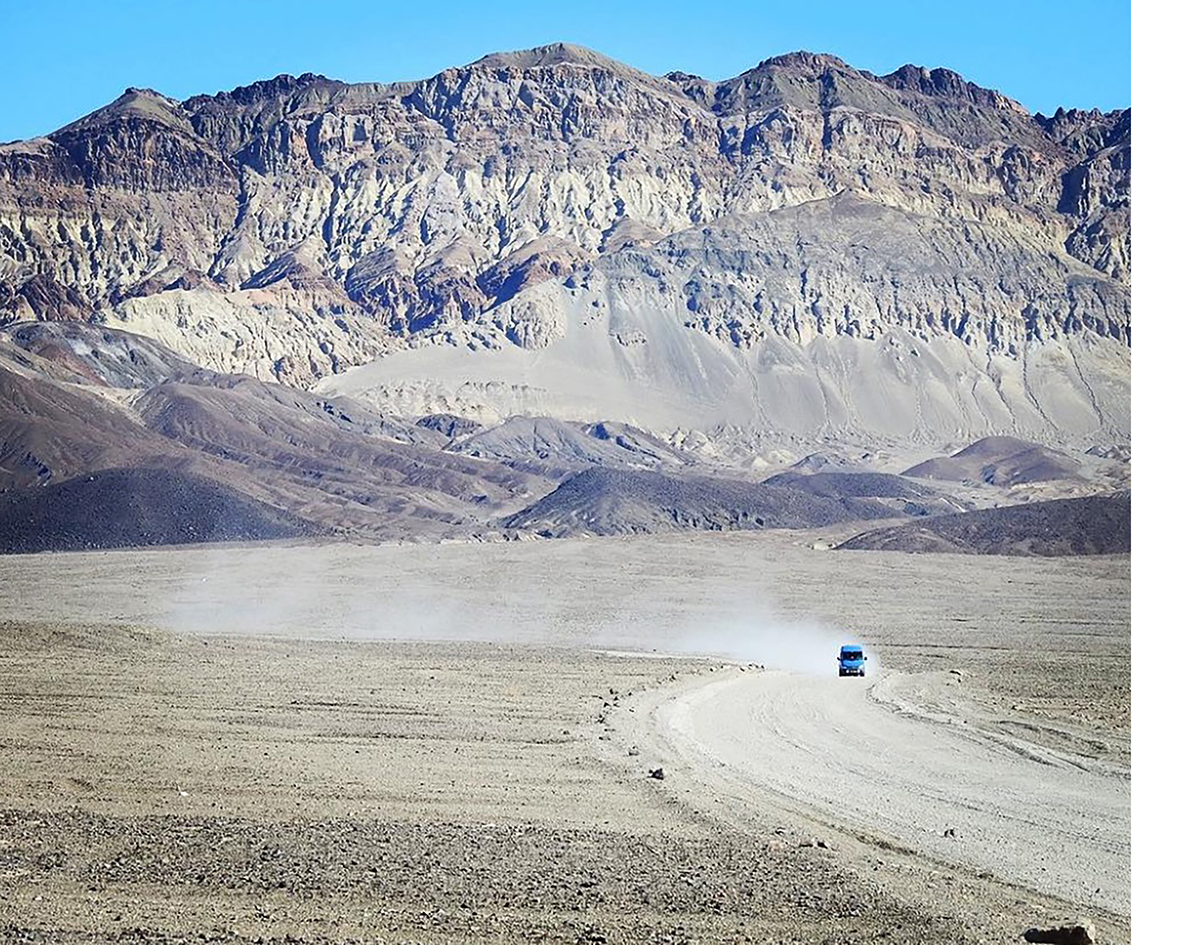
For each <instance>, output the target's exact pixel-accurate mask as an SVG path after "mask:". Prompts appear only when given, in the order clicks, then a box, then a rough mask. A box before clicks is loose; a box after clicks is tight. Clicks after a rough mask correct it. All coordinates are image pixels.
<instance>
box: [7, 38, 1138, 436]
mask: <svg viewBox="0 0 1181 945" xmlns="http://www.w3.org/2000/svg"><path fill="white" fill-rule="evenodd" d="M1130 161H1131V117H1130V112H1128V111H1123V112H1116V113H1110V114H1100V113H1098V112H1077V111H1072V112H1063V111H1059V112H1058V113H1056V114H1055V115H1054V116H1052V117H1049V118H1047V117H1044V116H1041V115H1033V116H1031V115H1030V114H1028V113H1027V112H1026V111H1025V110H1024V109H1023V108H1022V107H1021V106H1020V105H1019V104H1017V103H1016V102H1014V101H1012V100H1011V99H1009V98H1007V97H1005V96H1004V95H1002V94H1000V93H998V92H994V91H991V90H987V89H982V88H980V87H978V86H975V85H973V84H972V83H970V82H968V81H966V80H964V79H962V78H961V77H960V76H958V75H956V74H955V73H953V72H950V71H948V70H944V69H935V70H927V69H923V68H919V67H915V66H905V67H903V68H901V69H899V70H897V71H896V72H894V73H891V74H890V75H886V76H874V75H871V74H869V73H866V72H862V71H858V70H856V69H854V68H852V67H851V66H849V65H847V64H845V63H843V62H841V61H840V60H838V59H836V58H834V57H831V56H822V55H813V54H810V53H796V54H791V55H787V56H780V57H776V58H774V59H769V60H767V61H765V62H763V63H760V64H759V65H758V66H756V67H755V68H753V69H751V70H749V71H748V72H746V73H744V74H742V75H741V76H738V77H736V78H734V79H729V80H726V81H722V82H712V81H707V80H705V79H702V78H700V77H696V76H692V75H688V74H683V73H672V74H669V75H667V76H664V77H656V76H650V75H646V74H644V73H642V72H639V71H637V70H635V69H632V68H630V67H628V66H626V65H623V64H621V63H618V62H614V61H612V60H610V59H608V58H606V57H604V56H601V55H599V54H597V53H594V52H591V51H589V50H585V49H581V48H579V47H575V46H570V45H565V44H558V45H555V46H549V47H543V48H540V49H535V50H527V51H524V52H517V53H505V54H497V55H493V56H488V57H486V58H484V59H482V60H479V61H478V62H475V63H472V64H470V65H468V66H464V67H462V68H457V69H449V70H446V71H444V72H442V73H440V74H439V75H437V76H434V77H432V78H430V79H426V80H423V81H419V82H406V83H398V84H393V85H382V84H376V83H368V84H357V85H349V84H345V83H342V82H337V81H334V80H331V79H326V78H323V77H321V76H314V75H304V76H300V77H299V78H294V77H291V76H280V77H277V78H275V79H272V80H269V81H266V82H259V83H256V84H254V85H251V86H247V87H244V88H239V89H235V90H233V91H231V92H222V93H219V94H217V95H202V96H197V97H195V98H192V99H188V100H186V101H183V102H181V101H174V100H172V99H169V98H167V97H165V96H163V95H160V94H158V93H156V92H153V91H150V90H139V89H129V90H128V91H127V92H126V93H125V94H124V95H123V96H121V97H120V98H119V99H117V100H116V101H115V102H113V103H111V104H110V105H108V106H106V107H105V108H102V109H100V110H99V111H97V112H95V113H93V114H91V115H88V116H86V117H85V118H83V119H81V120H79V121H77V122H75V123H74V124H72V125H69V126H67V127H65V128H62V129H60V130H58V131H56V132H54V133H52V134H50V135H48V136H46V137H44V138H38V139H34V140H32V141H25V142H15V143H12V144H7V145H2V146H0V319H9V320H30V319H98V320H105V321H107V322H108V323H109V324H111V325H117V326H120V327H123V328H127V329H130V330H132V331H135V332H138V333H142V334H146V335H150V336H152V337H155V338H157V339H160V340H161V341H163V342H164V343H165V344H167V345H168V346H169V347H171V348H172V349H174V350H175V351H176V352H178V353H179V354H180V355H182V356H184V357H186V358H189V359H190V360H193V361H195V362H197V363H198V364H200V365H201V366H203V367H206V368H211V369H215V370H219V371H228V372H243V373H248V374H252V375H255V376H257V377H261V378H267V379H278V380H280V381H283V382H285V383H288V384H290V385H294V386H303V387H307V386H311V385H313V384H315V383H317V382H319V383H320V384H322V385H323V388H324V390H325V391H330V392H340V391H348V392H351V393H353V394H356V395H358V396H360V397H363V398H366V399H368V400H369V401H370V402H371V403H373V404H376V405H379V406H381V407H382V408H383V409H386V410H395V411H397V412H400V413H404V414H406V415H420V414H426V413H451V414H456V415H460V416H466V417H472V418H475V419H479V420H482V421H485V422H487V421H492V420H501V419H504V418H506V417H508V416H511V415H513V414H518V413H525V414H532V415H543V416H551V417H556V418H559V419H563V420H571V421H579V422H584V423H592V422H598V421H600V420H604V419H607V420H612V421H616V422H620V423H629V424H633V425H635V426H637V427H640V428H642V429H645V430H649V431H657V432H660V433H664V434H668V433H671V432H672V431H674V430H676V429H677V428H681V429H682V430H683V431H684V430H689V431H704V432H705V433H706V434H707V435H712V434H713V431H715V429H716V428H717V427H719V426H720V425H723V424H727V425H729V426H730V427H732V428H740V429H741V430H744V431H752V432H751V433H750V438H752V442H753V438H754V437H755V433H756V432H757V433H758V434H759V435H764V434H770V433H774V434H782V435H783V436H785V437H788V438H792V437H796V438H811V439H815V438H816V437H818V436H828V437H834V438H837V439H861V440H870V439H884V440H903V439H908V440H909V439H919V440H926V441H930V442H939V443H943V442H947V441H950V440H952V439H956V440H959V441H960V442H964V441H967V440H969V439H972V438H973V437H975V436H983V435H986V434H990V433H1009V434H1014V433H1015V434H1020V435H1025V436H1029V437H1032V438H1035V439H1038V440H1043V441H1045V440H1053V441H1060V442H1069V443H1073V444H1075V445H1084V444H1085V445H1087V446H1089V445H1093V444H1092V441H1094V440H1100V439H1101V440H1103V441H1104V442H1105V443H1106V444H1107V445H1109V444H1110V442H1113V441H1114V442H1126V441H1127V439H1128V400H1129V395H1128V389H1129V381H1128V373H1129V372H1128V364H1129V358H1130V356H1129V350H1130V333H1131V328H1130V306H1129V295H1128V288H1129V284H1130V272H1131V249H1130V245H1131V243H1130V224H1129V218H1130V217H1129V214H1130ZM387 352H388V355H387V356H386V357H385V358H384V359H382V360H378V361H376V362H375V363H374V364H372V365H369V366H368V367H366V368H361V369H358V370H356V371H353V372H350V373H347V374H343V375H342V374H341V372H343V371H345V370H346V369H347V368H349V367H350V366H353V365H358V364H362V363H364V362H368V361H372V360H373V359H374V358H376V357H378V356H379V355H382V354H383V353H387ZM739 439H741V437H739Z"/></svg>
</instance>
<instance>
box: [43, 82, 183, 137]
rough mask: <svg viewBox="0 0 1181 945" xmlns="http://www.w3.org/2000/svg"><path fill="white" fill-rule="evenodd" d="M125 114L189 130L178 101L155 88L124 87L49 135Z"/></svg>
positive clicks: (93, 125)
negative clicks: (107, 101)
mask: <svg viewBox="0 0 1181 945" xmlns="http://www.w3.org/2000/svg"><path fill="white" fill-rule="evenodd" d="M126 118H132V119H146V120H148V121H153V122H156V123H157V124H160V125H165V126H167V127H169V128H173V129H175V130H178V131H184V132H185V133H191V131H192V129H191V128H190V127H189V124H188V122H187V121H186V120H185V117H184V114H183V113H182V112H181V110H180V105H179V103H178V102H176V101H175V100H173V99H171V98H169V97H168V96H167V95H162V94H161V93H159V92H157V91H156V90H155V89H137V88H128V89H126V90H124V92H123V94H122V95H120V96H119V97H118V98H117V99H115V100H114V101H113V102H111V103H110V104H108V105H104V106H102V108H98V109H95V110H94V111H92V112H91V113H90V114H89V115H84V116H83V117H81V118H79V119H78V120H77V121H74V122H71V123H70V124H68V125H66V126H65V127H64V128H59V129H58V130H57V131H55V132H54V133H53V135H51V137H53V136H54V135H60V134H64V133H75V132H79V131H86V130H89V129H92V128H99V127H102V126H104V125H109V124H110V123H111V122H114V121H118V120H120V119H126Z"/></svg>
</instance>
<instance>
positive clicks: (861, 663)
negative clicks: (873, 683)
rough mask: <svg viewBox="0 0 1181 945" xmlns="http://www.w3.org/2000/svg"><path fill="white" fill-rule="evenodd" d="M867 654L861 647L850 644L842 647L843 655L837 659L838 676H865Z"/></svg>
mask: <svg viewBox="0 0 1181 945" xmlns="http://www.w3.org/2000/svg"><path fill="white" fill-rule="evenodd" d="M865 663H866V659H865V653H864V652H863V651H862V649H861V647H860V646H858V645H856V644H853V643H850V644H846V645H845V646H842V647H841V655H840V656H838V657H837V675H838V676H864V675H865Z"/></svg>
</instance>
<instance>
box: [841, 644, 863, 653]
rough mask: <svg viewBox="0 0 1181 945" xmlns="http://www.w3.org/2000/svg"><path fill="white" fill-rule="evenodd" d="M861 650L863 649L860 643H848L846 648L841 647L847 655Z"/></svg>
mask: <svg viewBox="0 0 1181 945" xmlns="http://www.w3.org/2000/svg"><path fill="white" fill-rule="evenodd" d="M860 649H861V644H860V643H846V644H845V645H844V646H842V647H841V652H842V653H845V652H847V651H849V650H860Z"/></svg>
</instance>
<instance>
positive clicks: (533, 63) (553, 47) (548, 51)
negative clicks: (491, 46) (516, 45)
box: [471, 43, 634, 72]
mask: <svg viewBox="0 0 1181 945" xmlns="http://www.w3.org/2000/svg"><path fill="white" fill-rule="evenodd" d="M471 65H473V66H482V67H487V68H494V69H505V68H508V69H538V68H542V67H545V66H558V65H578V66H593V67H596V68H600V69H608V70H611V71H614V72H619V71H627V72H631V71H634V70H633V69H632V67H631V66H628V65H626V64H624V63H622V62H619V61H618V60H617V59H612V58H611V57H610V56H606V55H604V54H603V53H600V52H596V51H595V50H593V49H588V48H587V47H585V46H579V45H577V44H575V43H548V44H547V45H545V46H535V47H534V48H532V49H519V50H515V51H509V52H495V53H489V54H488V55H487V56H483V57H481V58H480V59H477V60H476V61H475V62H473V63H471Z"/></svg>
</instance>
